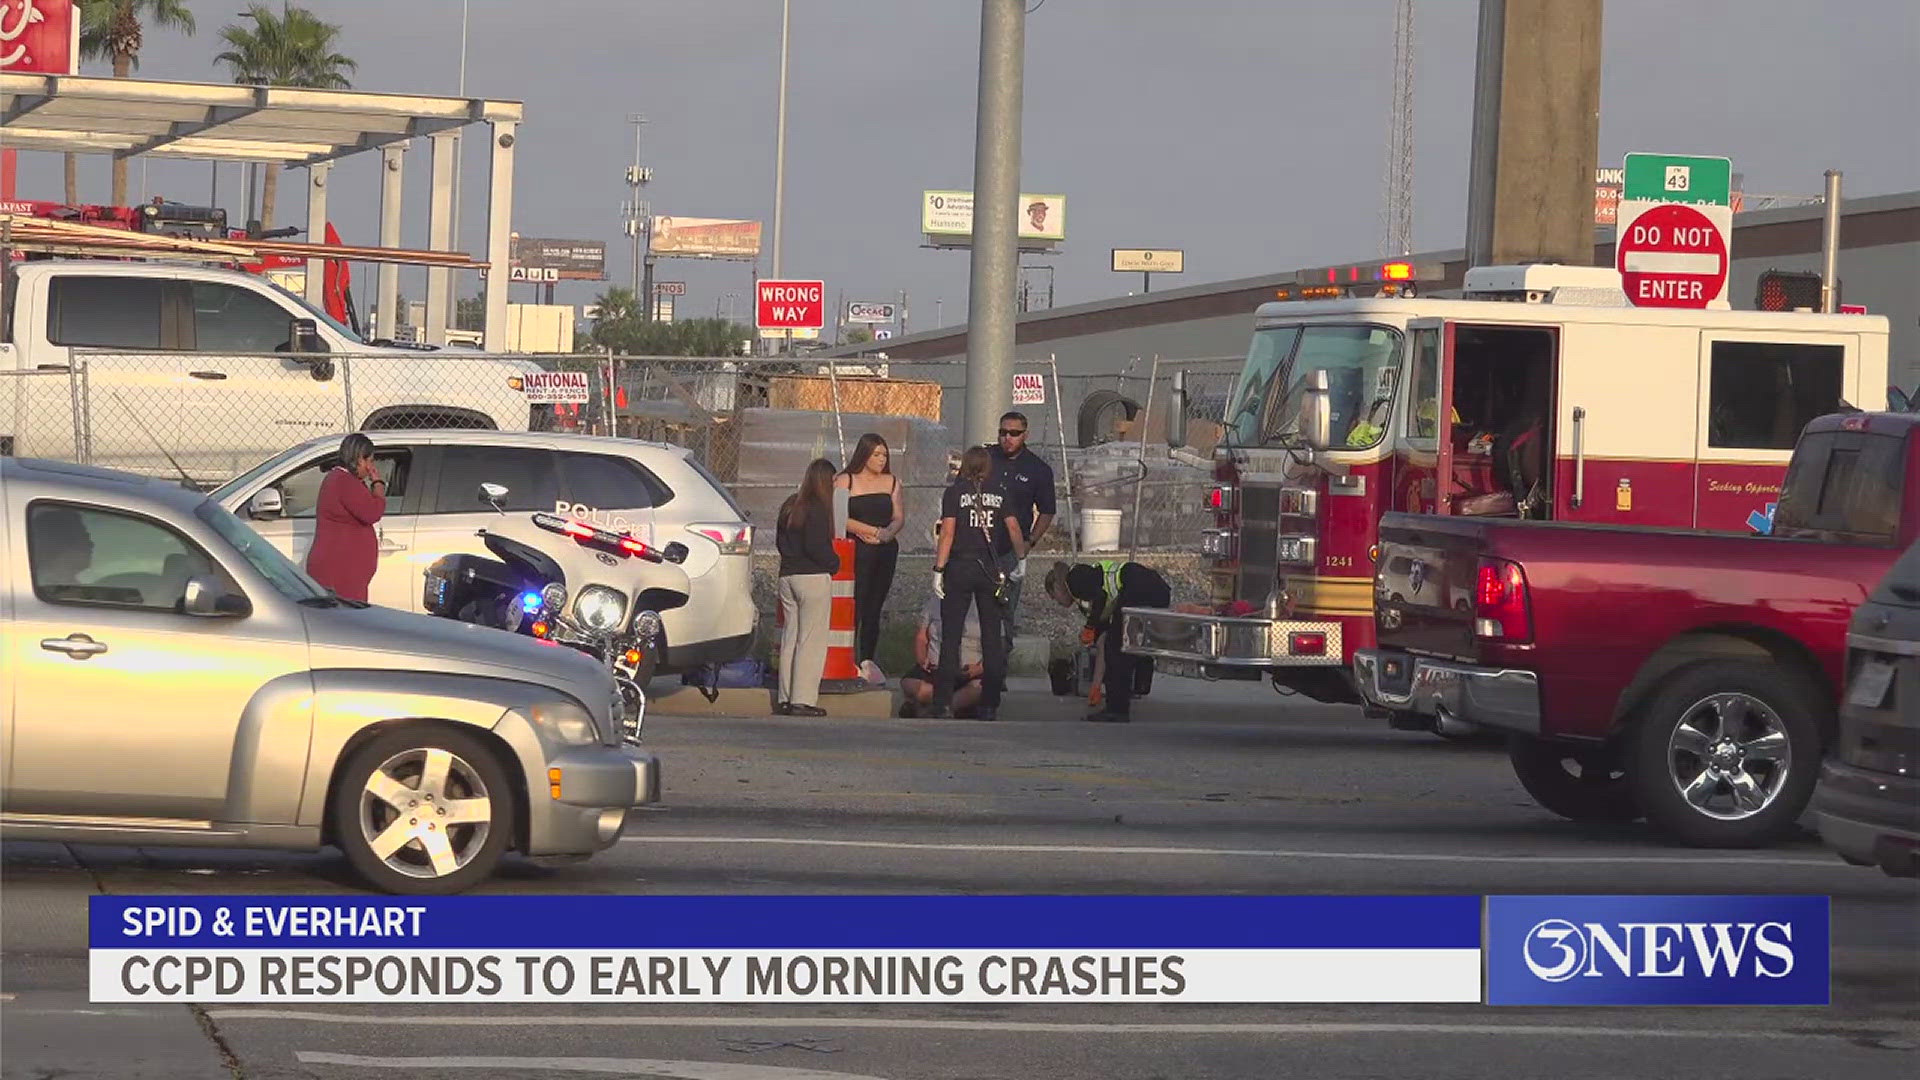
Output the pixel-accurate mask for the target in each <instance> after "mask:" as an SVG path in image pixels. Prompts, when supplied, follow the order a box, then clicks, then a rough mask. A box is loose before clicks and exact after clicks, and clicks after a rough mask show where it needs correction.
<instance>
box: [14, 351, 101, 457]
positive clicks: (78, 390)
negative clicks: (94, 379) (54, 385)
mask: <svg viewBox="0 0 1920 1080" xmlns="http://www.w3.org/2000/svg"><path fill="white" fill-rule="evenodd" d="M85 371H86V358H85V357H80V356H76V357H74V358H73V362H72V363H71V364H70V365H69V366H68V367H67V409H68V410H69V411H70V412H71V413H72V414H73V460H75V461H77V462H79V463H80V464H82V465H85V464H87V453H86V439H85V435H84V432H83V430H82V428H81V426H80V401H81V398H82V397H83V396H84V395H85V393H86V388H85V387H84V385H83V384H82V383H81V381H80V376H81V374H82V373H84V372H85ZM21 389H22V390H23V391H24V390H26V389H27V384H26V383H24V382H23V383H22V384H21ZM20 396H21V398H23V399H25V400H28V401H31V400H33V399H32V398H30V397H27V395H26V394H25V393H22V394H21V395H20ZM21 426H22V427H25V426H26V425H25V424H22V425H21ZM14 452H15V453H19V452H20V449H19V448H18V447H16V448H15V449H14Z"/></svg>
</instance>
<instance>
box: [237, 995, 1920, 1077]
mask: <svg viewBox="0 0 1920 1080" xmlns="http://www.w3.org/2000/svg"><path fill="white" fill-rule="evenodd" d="M207 1015H208V1016H210V1017H212V1018H213V1019H215V1020H287V1021H299V1022H303V1023H314V1024H349V1025H366V1026H379V1025H385V1026H395V1027H607V1028H619V1027H632V1028H682V1027H700V1028H706V1027H711V1028H721V1029H726V1028H865V1029H874V1030H889V1029H891V1030H935V1031H991V1032H1005V1033H1010V1034H1029V1035H1082V1034H1102V1035H1300V1036H1317V1037H1338V1036H1349V1035H1464V1036H1476V1035H1513V1036H1523V1037H1526V1038H1539V1037H1542V1036H1570V1037H1593V1038H1609V1039H1622V1038H1626V1039H1632V1038H1650V1039H1655V1038H1665V1039H1762V1040H1783V1039H1786V1040H1791V1039H1842V1040H1848V1041H1851V1040H1854V1039H1858V1038H1861V1037H1863V1036H1870V1037H1881V1038H1884V1037H1886V1036H1887V1035H1888V1033H1889V1032H1890V1031H1892V1030H1894V1029H1899V1030H1900V1031H1903V1032H1904V1031H1905V1030H1906V1029H1908V1028H1909V1027H1911V1025H1909V1024H1905V1023H1889V1024H1882V1025H1876V1026H1873V1027H1863V1028H1847V1029H1841V1028H1837V1027H1832V1026H1825V1025H1823V1026H1822V1027H1820V1028H1819V1029H1818V1030H1812V1031H1793V1030H1782V1029H1777V1028H1775V1029H1738V1028H1720V1027H1702V1028H1695V1029H1687V1030H1679V1029H1674V1028H1622V1027H1583V1026H1581V1025H1578V1024H1416V1023H1363V1022H1351V1023H1349V1022H1340V1021H1303V1022H1299V1023H1256V1022H1237V1023H1236V1022H1224V1023H1185V1024H1178V1023H1120V1024H1096V1023H1066V1022H1059V1021H1027V1020H941V1019H933V1018H927V1019H916V1018H913V1017H868V1016H576V1015H565V1014H563V1015H555V1016H527V1015H524V1014H519V1013H502V1014H498V1015H489V1016H448V1015H446V1014H444V1013H425V1014H416V1015H411V1016H394V1015H386V1014H374V1013H324V1012H312V1011H307V1010H299V1009H236V1008H224V1009H208V1010H207ZM369 1060H372V1061H404V1060H407V1059H395V1058H373V1059H369ZM422 1060H424V1059H422ZM395 1067H396V1068H397V1067H399V1066H395ZM414 1067H419V1068H427V1067H429V1066H426V1065H417V1066H414Z"/></svg>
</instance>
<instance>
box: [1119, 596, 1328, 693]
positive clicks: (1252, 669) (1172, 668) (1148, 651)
mask: <svg viewBox="0 0 1920 1080" xmlns="http://www.w3.org/2000/svg"><path fill="white" fill-rule="evenodd" d="M1123 617H1124V619H1125V623H1124V626H1125V629H1124V631H1123V632H1124V635H1125V639H1124V642H1123V647H1124V648H1125V650H1126V651H1127V652H1128V653H1129V654H1131V655H1133V656H1148V657H1152V658H1153V662H1154V668H1155V670H1157V671H1162V672H1165V673H1166V674H1168V675H1185V676H1188V677H1191V678H1208V679H1232V678H1243V679H1253V678H1259V677H1260V676H1261V675H1262V674H1264V673H1266V672H1269V671H1272V670H1274V669H1276V668H1303V667H1340V666H1341V665H1342V663H1343V659H1344V657H1345V655H1346V654H1345V651H1344V649H1345V642H1344V640H1343V632H1342V628H1341V624H1340V623H1339V622H1337V621H1332V620H1327V621H1312V620H1302V619H1264V618H1235V617H1229V616H1225V615H1194V614H1188V613H1186V612H1179V611H1167V610H1164V609H1160V608H1127V609H1126V610H1125V612H1123Z"/></svg>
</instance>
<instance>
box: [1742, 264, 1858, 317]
mask: <svg viewBox="0 0 1920 1080" xmlns="http://www.w3.org/2000/svg"><path fill="white" fill-rule="evenodd" d="M1839 293H1840V289H1839V283H1838V282H1835V283H1834V306H1835V307H1836V308H1838V306H1839V303H1840V296H1839ZM1753 307H1754V310H1756V311H1793V310H1796V309H1798V308H1806V309H1807V310H1809V311H1819V310H1820V275H1819V274H1817V273H1815V272H1813V271H1811V270H1769V271H1767V272H1766V273H1764V274H1761V275H1760V285H1759V287H1758V288H1757V289H1756V290H1755V291H1754V297H1753Z"/></svg>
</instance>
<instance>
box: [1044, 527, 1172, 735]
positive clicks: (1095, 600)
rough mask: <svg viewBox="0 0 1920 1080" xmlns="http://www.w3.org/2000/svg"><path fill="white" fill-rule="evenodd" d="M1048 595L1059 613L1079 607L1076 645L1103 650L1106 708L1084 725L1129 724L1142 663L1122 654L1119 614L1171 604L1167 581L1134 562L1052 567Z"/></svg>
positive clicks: (1048, 582) (1058, 564) (1090, 716)
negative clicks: (1083, 616) (1081, 623)
mask: <svg viewBox="0 0 1920 1080" xmlns="http://www.w3.org/2000/svg"><path fill="white" fill-rule="evenodd" d="M1047 595H1049V596H1051V597H1053V599H1054V602H1055V603H1057V604H1059V605H1060V606H1062V607H1068V606H1071V605H1073V604H1075V603H1078V604H1079V605H1080V609H1081V610H1082V611H1084V612H1085V613H1086V616H1087V621H1086V625H1085V626H1083V627H1082V628H1081V631H1080V642H1081V644H1083V645H1093V644H1095V643H1096V642H1100V643H1101V645H1102V647H1101V653H1100V655H1101V658H1102V660H1103V661H1104V662H1105V668H1106V670H1105V671H1104V672H1103V678H1102V680H1101V681H1102V688H1103V696H1104V698H1105V702H1104V704H1103V706H1102V707H1101V708H1099V709H1098V710H1097V711H1095V712H1091V713H1088V714H1087V715H1086V717H1085V719H1087V720H1092V721H1096V722H1100V723H1118V724H1124V723H1126V722H1127V721H1129V720H1131V719H1132V718H1133V717H1132V706H1133V695H1134V685H1135V683H1134V680H1135V678H1136V669H1137V668H1138V667H1139V665H1140V664H1141V663H1143V661H1142V659H1141V658H1140V657H1137V656H1131V655H1129V654H1128V653H1126V652H1125V651H1123V649H1122V644H1123V641H1122V639H1123V636H1124V635H1123V634H1122V627H1121V625H1120V624H1121V619H1122V612H1124V611H1125V610H1126V609H1127V608H1130V607H1151V608H1164V607H1167V606H1169V605H1170V604H1172V603H1173V590H1172V588H1170V587H1169V586H1168V585H1167V579H1166V578H1164V577H1161V576H1160V574H1159V572H1158V571H1156V570H1154V569H1153V568H1152V567H1150V566H1142V565H1141V564H1139V563H1135V562H1129V563H1121V562H1117V561H1113V560H1107V561H1104V562H1101V563H1097V564H1093V563H1080V564H1078V565H1069V564H1067V563H1064V562H1057V563H1054V564H1053V569H1052V570H1049V571H1048V572H1047ZM1102 639H1104V641H1103V640H1102Z"/></svg>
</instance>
